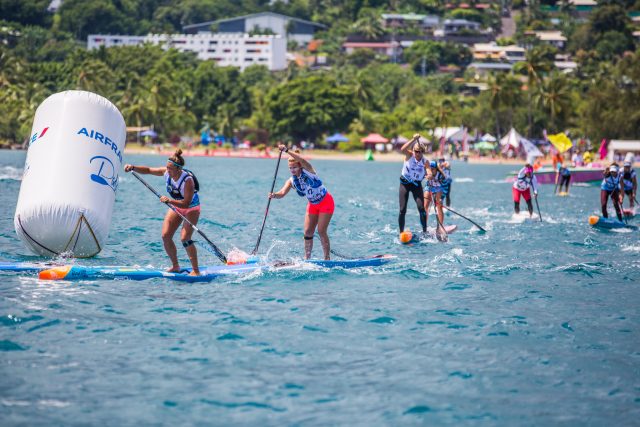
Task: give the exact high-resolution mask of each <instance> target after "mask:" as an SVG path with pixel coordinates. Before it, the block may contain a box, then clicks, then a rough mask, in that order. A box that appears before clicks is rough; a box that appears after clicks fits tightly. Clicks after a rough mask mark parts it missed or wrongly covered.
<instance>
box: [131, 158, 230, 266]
mask: <svg viewBox="0 0 640 427" xmlns="http://www.w3.org/2000/svg"><path fill="white" fill-rule="evenodd" d="M131 173H132V174H133V176H135V177H136V178H138V181H140V182H141V183H143V184H144V186H145V187H147V188H148V189H149V190H151V192H152V193H153V194H155V195H156V196H157V197H158V199H159V198H160V197H162V196H160V194H158V192H157V191H156V190H155V189H154V188H153V187H152V186H150V185H149V184H147V182H146V181H145V180H144V179H142V177H141V176H140V175H138V173H137V172H135V171H132V172H131ZM165 204H166V205H167V206H169V209H171V210H172V211H174V212H175V213H177V214H178V216H179V217H180V218H182V220H183V221H184V222H186V223H187V224H189V225H190V226H192V227H193V229H194V230H196V231H197V232H198V234H200V235H201V236H202V238H203V239H204V240H206V241H207V243H209V245H211V248H212V249H213V252H214V254H215V255H216V256H217V257H218V258H219V259H220V261H222V262H223V263H225V264H226V263H227V257H226V256H224V254H223V253H222V251H221V250H220V249H219V248H218V247H217V246H216V245H215V244H214V243H213V242H212V241H211V240H209V238H208V237H207V236H206V235H205V234H204V233H203V232H202V231H200V229H199V228H198V227H196V226H195V225H194V224H193V223H192V222H191V221H189V220H188V219H187V218H186V217H185V216H184V215H182V214H181V213H180V212H178V211H177V210H176V208H175V207H174V206H172V205H170V204H169V203H165Z"/></svg>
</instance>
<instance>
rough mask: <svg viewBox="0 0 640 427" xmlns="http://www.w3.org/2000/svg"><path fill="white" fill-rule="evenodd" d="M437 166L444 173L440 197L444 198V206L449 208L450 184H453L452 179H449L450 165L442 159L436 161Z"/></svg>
mask: <svg viewBox="0 0 640 427" xmlns="http://www.w3.org/2000/svg"><path fill="white" fill-rule="evenodd" d="M438 165H439V166H440V169H441V170H442V172H443V173H444V181H443V182H442V197H443V198H444V204H445V205H446V206H447V207H449V206H451V183H452V182H453V178H451V165H450V164H449V162H447V161H446V160H445V159H443V158H440V159H438Z"/></svg>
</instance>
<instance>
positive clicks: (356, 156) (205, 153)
mask: <svg viewBox="0 0 640 427" xmlns="http://www.w3.org/2000/svg"><path fill="white" fill-rule="evenodd" d="M124 151H125V154H156V155H161V156H170V155H172V154H173V148H168V147H166V146H163V147H160V146H155V147H153V146H152V147H148V146H140V145H135V144H134V145H128V146H127V147H126V148H125V150H124ZM183 155H184V156H196V157H223V158H224V157H228V158H252V159H255V158H263V159H270V158H277V157H278V152H277V150H275V149H271V150H269V151H268V152H267V153H265V152H264V151H260V152H259V151H256V150H246V149H245V150H227V149H224V148H218V149H214V150H207V149H205V148H204V147H197V148H192V149H186V148H183ZM302 155H303V156H304V157H305V158H307V159H309V160H314V159H324V160H351V161H367V160H366V158H365V151H364V150H362V151H354V152H350V153H343V152H339V151H333V150H304V151H302ZM436 157H437V154H427V158H428V159H430V158H436ZM373 158H374V161H376V162H397V163H401V162H402V161H403V160H404V156H403V155H402V154H401V153H398V152H391V153H374V155H373ZM454 160H460V161H463V159H462V157H461V158H460V159H454ZM468 162H469V163H473V164H489V165H490V164H496V165H521V164H524V161H523V160H520V159H503V158H496V159H492V158H490V157H478V156H472V157H469V159H468ZM547 163H548V164H551V160H549V161H547V162H544V161H543V164H547Z"/></svg>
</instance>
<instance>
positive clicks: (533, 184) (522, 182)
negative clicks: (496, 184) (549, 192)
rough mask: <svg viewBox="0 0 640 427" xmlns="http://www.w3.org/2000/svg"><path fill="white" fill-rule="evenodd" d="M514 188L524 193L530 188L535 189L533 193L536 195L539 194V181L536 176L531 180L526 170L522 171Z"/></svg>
mask: <svg viewBox="0 0 640 427" xmlns="http://www.w3.org/2000/svg"><path fill="white" fill-rule="evenodd" d="M513 188H515V189H516V190H520V191H524V190H528V189H529V188H533V191H534V192H535V193H537V192H538V179H537V178H536V176H535V175H533V176H532V177H531V178H529V177H528V176H527V175H526V174H525V168H522V169H520V172H518V177H517V178H516V181H515V182H514V183H513Z"/></svg>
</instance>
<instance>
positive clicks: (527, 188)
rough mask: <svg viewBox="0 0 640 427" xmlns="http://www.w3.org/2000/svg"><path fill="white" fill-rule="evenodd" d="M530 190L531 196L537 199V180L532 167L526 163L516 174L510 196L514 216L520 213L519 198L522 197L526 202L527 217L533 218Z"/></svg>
mask: <svg viewBox="0 0 640 427" xmlns="http://www.w3.org/2000/svg"><path fill="white" fill-rule="evenodd" d="M531 190H533V195H534V196H535V197H538V179H537V178H536V177H535V175H534V174H533V167H532V166H531V164H529V163H527V164H526V165H524V167H523V168H522V169H520V171H519V172H518V176H517V177H516V180H515V182H514V183H513V188H512V189H511V194H512V195H513V209H514V211H515V213H516V214H519V213H520V198H521V197H523V198H524V201H525V202H527V210H528V211H529V216H533V203H532V202H531Z"/></svg>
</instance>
